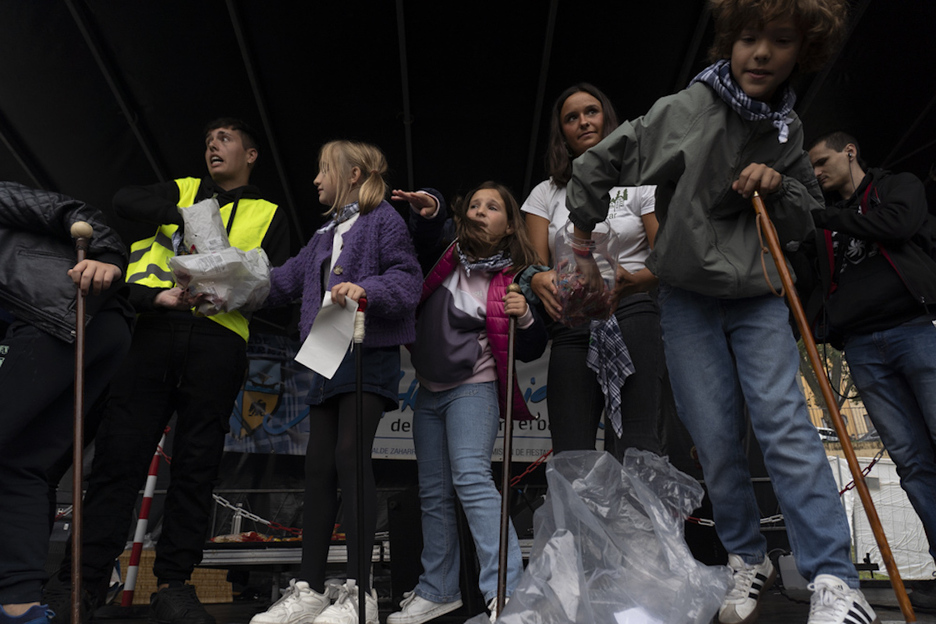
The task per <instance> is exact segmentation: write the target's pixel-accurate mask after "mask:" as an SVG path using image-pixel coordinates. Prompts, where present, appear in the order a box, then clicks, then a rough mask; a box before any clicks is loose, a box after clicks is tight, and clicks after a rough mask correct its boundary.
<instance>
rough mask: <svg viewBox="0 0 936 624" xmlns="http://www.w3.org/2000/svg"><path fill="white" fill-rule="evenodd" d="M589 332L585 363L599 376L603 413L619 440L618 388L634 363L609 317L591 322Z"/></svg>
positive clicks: (619, 331) (612, 316) (631, 371)
mask: <svg viewBox="0 0 936 624" xmlns="http://www.w3.org/2000/svg"><path fill="white" fill-rule="evenodd" d="M589 330H590V331H591V336H590V337H589V339H588V355H587V356H586V357H585V363H586V364H587V365H588V368H590V369H592V370H593V371H595V374H596V375H598V384H599V385H600V386H601V392H602V394H604V397H605V413H606V414H607V415H608V419H609V420H610V421H611V425H612V426H613V427H614V433H616V434H617V437H619V438H620V437H621V435H622V433H623V431H624V427H623V425H621V388H622V387H623V386H624V380H626V379H627V378H628V377H629V376H630V375H631V374H633V372H634V363H633V362H632V361H631V357H630V352H629V351H628V350H627V345H626V344H624V339H623V338H621V327H620V325H618V321H617V317H616V316H614V315H613V314H612V315H611V318H609V319H608V320H607V321H592V322H591V324H590V325H589Z"/></svg>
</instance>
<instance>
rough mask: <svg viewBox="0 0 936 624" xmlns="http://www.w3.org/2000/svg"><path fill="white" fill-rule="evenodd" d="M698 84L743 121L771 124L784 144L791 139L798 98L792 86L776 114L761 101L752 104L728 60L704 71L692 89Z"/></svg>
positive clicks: (785, 89)
mask: <svg viewBox="0 0 936 624" xmlns="http://www.w3.org/2000/svg"><path fill="white" fill-rule="evenodd" d="M697 82H704V83H705V84H707V85H708V86H710V87H712V88H713V89H715V93H717V94H718V95H719V97H721V99H723V100H724V101H725V103H726V104H728V106H730V107H731V108H732V109H734V111H735V112H736V113H738V114H739V115H741V118H742V119H744V120H746V121H762V120H764V119H768V120H770V122H771V123H772V124H773V125H774V127H775V128H777V130H778V131H779V132H780V135H779V136H778V137H777V139H778V140H779V141H780V142H781V143H786V142H787V138H788V137H789V136H790V124H791V123H793V117H792V116H791V115H790V113H791V112H793V105H794V104H796V94H795V93H794V92H793V89H791V88H790V87H789V86H787V87H786V88H784V90H783V99H782V100H781V101H780V108H779V110H773V109H772V108H770V107H769V106H768V105H767V104H764V103H763V102H760V101H758V100H752V99H751V98H750V97H748V95H747V94H746V93H745V92H744V90H743V89H741V87H740V86H738V83H737V82H735V79H734V78H733V77H732V76H731V62H730V61H729V60H728V59H722V60H720V61H718V62H717V63H713V64H712V65H709V66H708V67H706V68H705V69H703V70H702V71H701V72H700V73H699V75H698V76H696V77H695V78H693V79H692V82H690V83H689V86H692V85H693V84H695V83H697Z"/></svg>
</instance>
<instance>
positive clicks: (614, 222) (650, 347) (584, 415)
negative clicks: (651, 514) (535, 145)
mask: <svg viewBox="0 0 936 624" xmlns="http://www.w3.org/2000/svg"><path fill="white" fill-rule="evenodd" d="M617 125H618V123H617V116H616V115H615V112H614V108H613V107H612V105H611V102H610V101H609V100H608V98H607V96H605V94H604V93H602V92H601V91H600V90H598V89H597V88H595V87H594V86H592V85H590V84H587V83H580V84H577V85H574V86H572V87H570V88H568V89H566V90H565V91H564V92H563V93H562V94H561V95H560V96H559V98H558V99H557V100H556V103H555V105H554V106H553V109H552V115H551V121H550V133H549V134H550V136H549V149H548V152H547V154H546V168H547V171H548V173H549V174H550V178H549V179H548V180H545V181H543V182H541V183H540V184H538V185H537V186H536V187H535V188H534V189H533V191H532V192H531V193H530V196H529V197H528V198H527V200H526V202H524V204H523V206H522V210H523V211H524V212H525V213H526V225H527V230H528V232H529V235H530V239H531V241H532V243H533V245H534V247H535V248H536V251H537V253H538V254H539V256H540V259H541V260H542V261H543V263H544V264H553V265H554V264H555V262H554V252H555V238H556V233H557V231H559V230H560V229H561V228H563V227H564V226H565V225H566V223H567V221H568V218H569V211H568V210H567V209H566V205H565V198H566V189H565V185H566V182H568V180H569V178H570V177H571V175H572V160H573V159H574V158H576V157H578V156H579V155H581V154H582V153H583V152H585V150H587V149H588V148H590V147H591V146H593V145H595V144H597V143H598V142H599V141H601V139H603V138H604V137H605V136H606V135H607V134H608V133H610V132H611V131H612V130H613V129H614V128H615V127H617ZM655 190H656V189H655V187H653V186H640V187H615V188H614V189H612V191H611V208H610V210H609V212H608V220H607V223H608V226H609V228H610V230H611V232H612V233H613V236H614V238H615V239H616V240H615V249H616V250H617V251H618V254H617V255H618V262H619V263H620V265H621V270H620V271H619V274H618V292H619V294H620V295H621V298H620V300H619V303H618V306H617V309H616V311H615V314H614V319H615V320H616V321H617V325H618V326H619V328H620V334H621V337H622V338H623V341H624V345H625V346H626V349H624V350H623V351H621V350H620V349H619V350H618V351H617V352H615V351H614V350H613V349H611V350H608V349H604V348H598V349H597V351H596V352H595V354H593V355H594V356H597V357H598V361H597V363H596V364H594V365H593V366H595V367H596V368H599V369H604V370H603V375H602V377H612V379H611V380H607V381H605V383H606V385H608V386H610V385H612V384H614V385H617V386H618V387H619V388H620V406H619V407H618V405H617V404H616V402H615V401H614V399H613V395H614V394H615V392H614V389H613V388H610V387H607V388H605V389H604V390H603V388H602V383H601V382H600V381H599V375H598V374H597V373H596V372H595V371H594V370H592V369H591V368H589V365H588V364H587V363H586V359H587V357H588V351H589V345H590V343H592V342H595V343H598V346H599V347H600V346H602V343H606V342H609V341H608V340H607V339H597V340H595V341H593V340H592V334H593V332H592V330H591V329H590V327H589V326H588V325H585V326H582V327H575V328H569V327H566V326H564V325H562V324H560V323H559V322H553V323H552V324H551V326H550V335H551V338H552V351H551V354H550V359H549V378H548V381H547V390H546V401H547V405H548V408H549V421H550V433H551V435H552V442H553V451H554V452H556V453H559V452H562V451H567V450H580V449H594V448H595V439H596V435H597V431H598V425H599V422H600V419H601V414H602V412H603V411H604V410H605V408H606V403H607V407H608V408H609V409H608V417H609V421H610V420H611V419H612V414H614V413H615V412H616V411H618V410H619V413H620V420H619V421H618V423H619V427H620V430H621V432H622V433H621V436H620V437H618V436H617V435H616V434H615V431H614V430H615V429H616V428H617V427H613V426H612V427H606V429H605V448H606V449H607V450H609V451H611V452H612V453H613V454H614V455H615V456H616V457H617V458H618V459H620V458H621V457H623V455H624V450H625V449H626V448H628V447H636V448H639V449H643V450H648V451H653V452H655V453H657V454H662V449H661V444H660V426H659V422H660V418H659V413H660V405H661V397H662V393H663V392H664V389H668V384H667V383H665V376H666V365H665V361H664V357H663V341H662V338H661V335H660V317H659V310H658V309H657V305H656V301H655V300H654V298H653V296H652V295H651V292H650V291H652V289H653V288H655V286H656V278H655V277H654V276H653V274H652V273H650V271H649V270H647V268H646V267H645V266H644V261H645V260H646V258H647V256H648V255H649V253H650V248H651V247H652V245H653V239H654V236H655V235H656V231H657V220H656V216H655V214H654V193H655ZM530 291H532V294H530ZM526 292H527V293H528V296H530V297H531V299H533V300H534V301H535V300H536V299H538V300H539V302H541V303H542V305H543V308H544V310H545V311H546V313H547V314H548V315H549V316H550V317H552V318H553V319H554V321H557V320H558V319H559V317H560V307H559V302H558V298H557V295H558V291H557V289H556V272H555V270H549V271H543V272H539V273H536V274H535V275H533V277H532V279H531V280H530V289H529V290H527V291H526ZM532 295H535V297H534V296H532ZM593 325H594V324H593ZM611 327H613V325H611ZM595 334H596V336H597V335H598V332H597V330H596V332H595ZM616 342H618V343H619V341H616ZM610 353H615V355H609V354H610ZM628 364H631V365H632V366H628ZM614 365H617V368H618V371H619V374H618V376H617V379H618V381H617V382H615V381H614V380H613V377H614V376H613V375H608V374H607V370H608V368H609V367H611V368H613V367H614ZM630 370H632V371H633V372H630V374H628V371H630ZM622 378H623V383H621V382H620V379H622ZM606 397H608V398H606Z"/></svg>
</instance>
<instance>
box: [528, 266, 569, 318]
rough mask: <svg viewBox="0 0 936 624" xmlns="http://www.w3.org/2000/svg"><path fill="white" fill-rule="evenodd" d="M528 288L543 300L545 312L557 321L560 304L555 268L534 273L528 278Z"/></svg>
mask: <svg viewBox="0 0 936 624" xmlns="http://www.w3.org/2000/svg"><path fill="white" fill-rule="evenodd" d="M530 288H532V289H533V292H534V293H535V294H536V296H537V297H539V299H540V301H542V302H543V308H544V309H545V310H546V314H548V315H549V316H551V317H552V318H553V320H556V321H558V320H559V315H560V314H561V313H562V306H561V305H559V289H558V288H556V270H555V269H552V270H549V271H542V272H540V273H537V274H536V275H534V276H533V277H532V278H530Z"/></svg>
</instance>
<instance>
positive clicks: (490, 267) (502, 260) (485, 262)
mask: <svg viewBox="0 0 936 624" xmlns="http://www.w3.org/2000/svg"><path fill="white" fill-rule="evenodd" d="M455 253H457V254H458V261H459V262H461V264H462V266H463V267H465V273H467V274H468V276H469V277H471V272H472V271H489V272H490V271H500V270H501V269H506V268H507V267H509V266H510V264H511V262H510V256H508V255H507V254H505V253H504V252H503V251H498V252H497V253H496V254H494V255H493V256H491V257H489V258H479V259H477V260H471V259H469V258H468V256H466V255H465V252H463V251H462V250H461V246H460V245H459V244H458V243H455Z"/></svg>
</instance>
